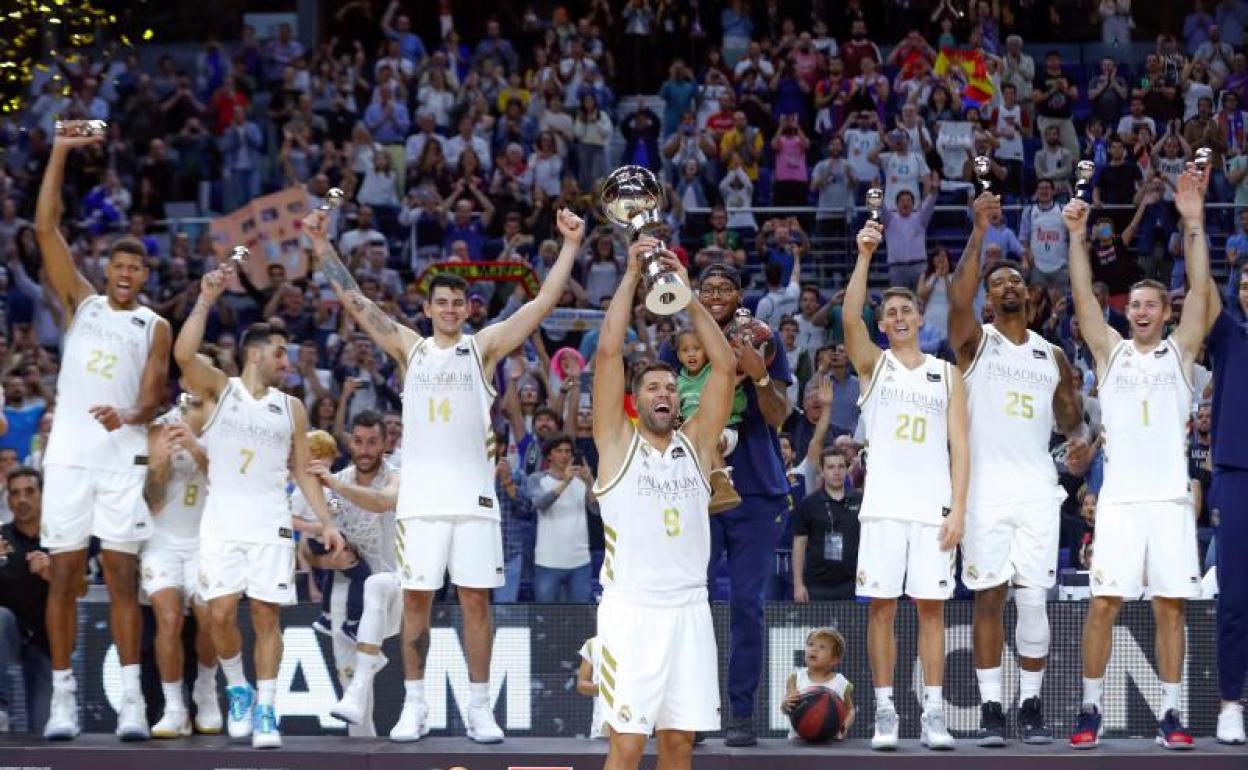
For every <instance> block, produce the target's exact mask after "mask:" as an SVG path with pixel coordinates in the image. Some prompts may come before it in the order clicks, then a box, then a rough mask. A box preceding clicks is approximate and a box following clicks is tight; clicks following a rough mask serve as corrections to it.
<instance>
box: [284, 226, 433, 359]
mask: <svg viewBox="0 0 1248 770" xmlns="http://www.w3.org/2000/svg"><path fill="white" fill-rule="evenodd" d="M303 232H304V233H305V234H306V235H307V236H308V238H309V240H310V241H311V243H312V253H313V255H314V256H315V258H316V265H317V267H318V268H319V269H320V271H321V274H322V275H324V276H325V280H327V281H329V285H330V286H331V287H332V288H333V290H334V293H335V294H337V295H338V299H340V300H341V301H342V306H343V307H344V308H346V311H347V314H348V315H350V316H351V319H352V320H353V321H355V323H356V325H358V326H359V327H360V328H361V329H362V330H364V331H365V332H366V333H367V334H368V336H369V337H371V338H372V340H373V342H375V343H377V345H378V347H380V348H381V349H382V350H384V351H386V353H387V354H388V355H389V356H390V357H391V358H393V359H394V360H395V361H397V362H398V363H399V366H401V367H402V366H406V365H407V356H408V354H409V353H411V350H412V348H414V347H415V346H416V344H417V343H419V342H420V335H419V334H417V333H416V332H415V331H413V330H412V329H409V328H408V327H406V326H403V325H401V324H399V323H396V322H395V320H394V319H393V318H391V317H390V316H389V315H387V314H386V311H384V310H382V309H381V308H380V307H378V306H377V304H376V303H375V302H373V301H372V300H370V299H369V298H368V297H365V296H364V292H362V291H360V286H359V284H357V283H356V282H355V278H354V276H352V275H351V271H350V270H348V269H347V267H346V265H344V264H342V260H341V259H339V257H338V253H337V252H336V251H335V250H334V247H333V245H331V244H330V242H329V215H328V213H327V212H324V211H321V210H320V209H317V210H316V211H313V212H311V213H309V214H308V215H307V216H306V217H304V218H303Z"/></svg>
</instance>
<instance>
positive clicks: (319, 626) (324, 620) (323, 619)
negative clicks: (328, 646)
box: [312, 612, 334, 636]
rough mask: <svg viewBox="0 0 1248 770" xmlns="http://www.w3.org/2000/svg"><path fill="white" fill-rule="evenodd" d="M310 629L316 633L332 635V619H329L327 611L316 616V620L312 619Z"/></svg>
mask: <svg viewBox="0 0 1248 770" xmlns="http://www.w3.org/2000/svg"><path fill="white" fill-rule="evenodd" d="M312 630H313V631H315V632H317V633H318V634H324V635H325V636H333V634H334V621H333V620H331V619H330V617H329V613H327V612H322V613H321V614H320V615H319V616H318V617H317V618H316V620H314V621H312Z"/></svg>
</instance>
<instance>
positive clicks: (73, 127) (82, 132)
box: [53, 120, 108, 138]
mask: <svg viewBox="0 0 1248 770" xmlns="http://www.w3.org/2000/svg"><path fill="white" fill-rule="evenodd" d="M53 130H55V131H56V135H57V136H74V137H79V136H90V137H95V138H99V137H102V136H104V134H106V133H107V132H108V123H105V122H104V121H102V120H58V121H56V123H55V124H54V126H53Z"/></svg>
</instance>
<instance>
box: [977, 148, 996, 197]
mask: <svg viewBox="0 0 1248 770" xmlns="http://www.w3.org/2000/svg"><path fill="white" fill-rule="evenodd" d="M973 162H974V164H975V177H976V178H977V179H979V185H980V192H981V193H986V192H992V178H991V175H992V159H991V158H989V157H988V156H987V155H976V156H975V160H974V161H973Z"/></svg>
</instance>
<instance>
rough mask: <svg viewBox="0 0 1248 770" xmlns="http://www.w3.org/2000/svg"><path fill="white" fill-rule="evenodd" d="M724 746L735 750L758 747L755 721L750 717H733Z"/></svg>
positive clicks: (726, 732)
mask: <svg viewBox="0 0 1248 770" xmlns="http://www.w3.org/2000/svg"><path fill="white" fill-rule="evenodd" d="M724 745H725V746H732V747H735V748H742V747H745V746H756V745H758V736H757V735H755V734H754V720H753V719H751V718H750V717H733V718H732V720H731V721H730V722H728V729H727V730H725V731H724Z"/></svg>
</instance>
